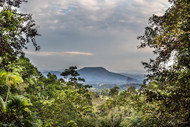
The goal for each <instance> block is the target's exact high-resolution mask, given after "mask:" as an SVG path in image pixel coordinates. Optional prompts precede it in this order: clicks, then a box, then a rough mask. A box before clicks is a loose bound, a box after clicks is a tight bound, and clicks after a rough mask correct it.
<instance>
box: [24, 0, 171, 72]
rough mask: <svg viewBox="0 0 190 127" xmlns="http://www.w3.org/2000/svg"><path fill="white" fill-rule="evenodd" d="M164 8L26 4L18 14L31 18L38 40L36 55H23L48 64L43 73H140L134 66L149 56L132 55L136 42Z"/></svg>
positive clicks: (117, 1)
mask: <svg viewBox="0 0 190 127" xmlns="http://www.w3.org/2000/svg"><path fill="white" fill-rule="evenodd" d="M168 7H169V4H168V2H167V0H165V1H163V0H29V2H28V3H26V4H23V5H22V7H21V9H22V11H23V12H26V13H31V14H33V18H34V20H35V21H36V24H37V25H39V26H40V29H39V33H40V34H42V37H39V38H37V42H38V43H39V45H40V46H41V51H40V52H30V51H27V52H26V54H27V55H28V56H29V58H31V60H32V61H34V62H35V63H36V64H37V65H41V64H42V65H43V64H44V63H43V61H45V60H43V59H46V60H47V59H48V65H47V68H48V66H49V68H50V65H51V67H53V68H57V67H60V68H61V67H63V63H64V64H67V65H72V64H75V63H77V64H78V65H79V66H104V67H109V68H115V69H117V68H118V69H119V70H122V69H123V68H124V69H127V68H130V69H131V68H142V66H139V64H140V62H141V61H144V59H148V58H149V57H152V52H151V50H150V49H144V50H138V49H137V46H138V45H140V43H138V42H140V41H138V40H137V39H136V38H137V36H139V35H142V34H143V31H144V27H146V26H147V25H148V24H147V23H148V18H149V17H150V16H151V15H152V14H158V15H162V14H164V11H165V10H166V9H167V8H168ZM29 50H30V48H29ZM47 51H49V52H47ZM62 51H79V52H62ZM83 51H85V52H83ZM94 54H95V55H94ZM38 56H49V57H38ZM55 56H75V57H62V59H60V58H59V57H55ZM79 56H80V57H79ZM86 56H93V57H88V58H87V57H86ZM55 61H56V62H55ZM134 63H136V64H134ZM55 64H56V65H55Z"/></svg>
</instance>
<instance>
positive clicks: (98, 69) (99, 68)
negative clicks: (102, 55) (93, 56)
mask: <svg viewBox="0 0 190 127" xmlns="http://www.w3.org/2000/svg"><path fill="white" fill-rule="evenodd" d="M79 71H105V72H108V70H106V69H105V68H103V67H84V68H82V69H80V70H79Z"/></svg>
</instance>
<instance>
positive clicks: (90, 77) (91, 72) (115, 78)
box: [78, 67, 137, 85]
mask: <svg viewBox="0 0 190 127" xmlns="http://www.w3.org/2000/svg"><path fill="white" fill-rule="evenodd" d="M78 73H79V74H80V77H82V78H84V79H85V84H97V83H98V84H100V83H102V84H117V85H120V84H127V83H129V82H136V81H137V80H136V79H134V78H131V77H127V76H124V75H121V74H118V73H113V72H110V71H108V70H106V69H105V68H103V67H85V68H82V69H80V70H78Z"/></svg>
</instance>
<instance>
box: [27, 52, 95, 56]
mask: <svg viewBox="0 0 190 127" xmlns="http://www.w3.org/2000/svg"><path fill="white" fill-rule="evenodd" d="M25 53H26V54H27V55H33V56H78V55H82V56H93V55H94V54H93V53H88V52H47V51H43V52H41V51H39V52H31V51H25Z"/></svg>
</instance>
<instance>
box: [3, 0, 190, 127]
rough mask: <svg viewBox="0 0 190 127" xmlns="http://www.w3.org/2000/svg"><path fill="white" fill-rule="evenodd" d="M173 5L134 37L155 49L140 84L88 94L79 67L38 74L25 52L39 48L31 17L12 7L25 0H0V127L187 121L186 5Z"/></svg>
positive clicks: (189, 36)
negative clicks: (57, 73)
mask: <svg viewBox="0 0 190 127" xmlns="http://www.w3.org/2000/svg"><path fill="white" fill-rule="evenodd" d="M170 2H171V4H172V5H171V7H170V8H169V9H168V10H167V11H166V13H165V14H164V15H163V16H156V15H153V16H152V17H151V18H150V19H149V21H150V23H149V26H148V27H146V29H145V34H144V35H143V36H139V37H138V39H140V40H142V42H141V45H140V46H139V47H140V48H144V47H146V46H148V47H151V48H154V49H155V50H154V53H155V54H157V56H158V57H157V58H156V59H155V60H152V59H151V60H150V62H149V63H143V65H144V66H145V68H147V69H148V72H149V75H148V76H147V80H146V82H145V83H144V85H142V87H141V88H140V89H138V90H137V89H135V87H130V88H128V89H126V90H124V91H122V92H119V89H118V87H114V88H112V89H111V90H108V89H105V90H102V91H101V92H100V91H97V92H92V91H89V89H88V88H90V86H83V84H82V82H83V81H84V79H82V78H79V77H78V76H79V75H78V73H77V72H76V69H77V68H76V67H70V68H69V69H66V70H65V71H64V72H63V73H62V74H61V76H62V77H63V78H61V79H58V78H57V77H56V76H55V75H54V74H51V73H49V74H48V75H47V76H46V77H45V76H43V75H42V74H41V73H40V72H39V71H38V69H37V68H36V67H34V66H33V65H32V64H31V63H30V60H29V59H28V58H26V57H25V56H24V53H23V49H24V48H26V43H29V42H32V43H33V44H34V47H35V48H36V50H38V49H39V46H38V45H37V43H36V41H35V36H38V35H39V34H38V33H37V30H36V27H35V22H34V20H32V18H31V15H28V14H20V13H18V12H17V10H16V9H15V8H16V7H18V6H19V5H20V4H21V3H22V0H18V1H17V2H14V3H12V2H10V1H6V2H3V1H2V0H0V6H1V7H2V9H1V12H0V126H2V127H6V126H18V127H20V126H26V127H30V126H53V127H55V126H63V127H138V126H139V127H142V126H147V127H148V126H155V127H156V126H184V127H186V126H188V125H190V119H189V118H190V25H189V23H190V2H189V0H170ZM13 6H14V8H12V7H13ZM171 58H173V63H174V64H172V65H171V66H169V65H167V63H168V61H170V59H171Z"/></svg>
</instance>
